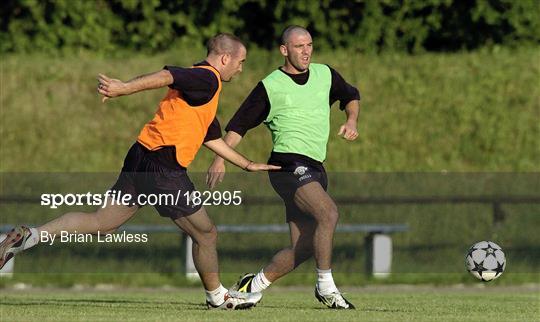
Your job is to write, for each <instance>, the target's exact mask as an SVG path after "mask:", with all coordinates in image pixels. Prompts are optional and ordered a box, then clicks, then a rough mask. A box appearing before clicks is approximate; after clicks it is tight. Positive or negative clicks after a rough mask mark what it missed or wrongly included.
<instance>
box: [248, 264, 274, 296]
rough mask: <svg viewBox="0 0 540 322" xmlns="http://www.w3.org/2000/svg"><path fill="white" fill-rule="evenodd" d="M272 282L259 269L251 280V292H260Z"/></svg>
mask: <svg viewBox="0 0 540 322" xmlns="http://www.w3.org/2000/svg"><path fill="white" fill-rule="evenodd" d="M270 284H272V282H270V281H269V280H268V279H267V278H266V276H264V272H263V270H262V269H261V271H260V272H258V273H257V275H255V277H254V278H253V280H252V281H251V292H261V291H264V290H265V289H266V288H267V287H268V286H270Z"/></svg>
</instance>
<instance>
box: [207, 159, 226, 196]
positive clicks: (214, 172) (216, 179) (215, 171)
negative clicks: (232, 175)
mask: <svg viewBox="0 0 540 322" xmlns="http://www.w3.org/2000/svg"><path fill="white" fill-rule="evenodd" d="M223 177H225V161H224V160H223V159H222V158H216V159H215V160H214V162H212V164H211V165H210V167H209V168H208V172H207V173H206V185H207V186H208V188H210V189H214V187H215V186H217V184H218V183H221V182H222V181H223Z"/></svg>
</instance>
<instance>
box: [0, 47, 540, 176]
mask: <svg viewBox="0 0 540 322" xmlns="http://www.w3.org/2000/svg"><path fill="white" fill-rule="evenodd" d="M203 54H204V53H203V52H191V51H170V52H165V53H161V54H159V55H152V56H146V55H142V54H136V53H129V54H126V55H125V56H126V57H121V58H107V59H105V58H103V57H100V56H97V55H95V54H92V53H82V54H79V55H77V56H67V57H49V56H44V55H7V56H6V57H3V58H2V62H1V69H0V74H1V75H0V76H1V79H0V119H1V121H0V122H1V123H0V137H2V142H1V145H0V151H1V153H0V171H3V172H6V171H7V172H9V171H31V172H35V171H55V172H58V171H60V172H62V171H89V172H96V171H113V172H116V171H118V170H119V169H120V167H121V165H122V161H123V157H124V155H125V153H126V151H127V150H128V148H129V146H130V145H131V144H132V143H133V141H134V140H135V138H136V136H137V135H138V133H139V131H140V128H141V127H142V125H143V124H144V123H145V122H147V121H148V120H150V119H151V118H152V116H153V113H154V112H155V109H156V106H157V103H158V101H159V100H160V99H161V98H162V97H163V96H164V93H165V90H164V89H161V90H155V91H149V92H145V93H138V94H135V95H133V96H131V97H122V98H119V99H115V100H111V101H109V102H108V103H107V104H101V102H100V100H99V98H98V97H97V95H96V93H95V87H96V75H97V74H98V73H100V72H102V73H106V74H108V75H109V76H111V77H116V78H120V79H123V80H127V79H130V78H132V77H134V76H136V75H139V74H143V73H148V72H151V71H155V70H159V69H160V68H162V66H163V65H165V64H172V65H180V66H186V65H190V64H192V63H193V62H196V61H197V60H199V59H200V58H201V57H203ZM539 54H540V52H539V47H533V48H522V49H515V50H511V49H505V48H502V49H498V50H496V51H488V50H482V51H477V52H472V53H455V54H433V53H426V54H421V55H416V56H409V55H404V54H385V55H382V56H370V55H362V54H358V53H352V52H347V51H335V52H317V51H316V52H315V55H314V61H315V62H323V63H328V64H330V65H331V66H333V67H334V68H336V69H337V70H338V71H339V72H341V73H342V74H343V76H344V77H345V78H346V79H347V80H348V81H349V82H350V83H351V84H353V85H355V86H357V87H358V88H359V89H360V91H361V93H362V112H361V116H360V123H359V131H360V138H359V139H358V140H357V141H356V142H354V143H350V142H345V141H344V140H342V139H340V138H338V137H337V135H335V133H337V131H338V128H339V125H341V124H342V122H343V121H344V118H345V117H344V114H343V113H342V112H340V111H339V109H337V108H335V107H334V108H333V110H332V124H331V135H330V141H329V145H328V148H329V153H328V159H327V161H326V165H327V168H328V169H329V170H334V171H441V170H448V171H537V170H538V169H539V167H538V165H539V164H540V150H539V149H538V147H537V143H538V138H539V137H540V123H539V122H538V119H539V118H540V99H539V98H540V87H539V86H538V82H539V80H540V64H539V60H538V56H539ZM281 63H282V62H281V58H280V55H279V53H278V52H277V51H272V52H267V51H261V50H253V51H251V52H250V53H249V54H248V61H247V64H246V66H245V69H244V72H243V74H242V75H240V77H238V78H237V79H234V80H233V81H232V82H230V83H228V84H225V86H224V90H223V94H222V98H221V100H220V109H219V112H218V115H219V118H220V120H221V122H222V124H223V126H225V124H226V123H227V122H228V120H229V119H230V117H231V116H232V114H233V113H234V112H235V111H236V109H237V108H238V106H239V105H240V104H241V102H242V101H243V100H244V98H245V97H246V96H247V95H248V93H249V91H250V90H251V89H252V88H253V87H254V86H255V84H256V83H257V82H258V81H259V80H260V79H262V78H263V77H264V76H265V75H266V74H268V73H269V72H270V71H272V70H273V69H275V68H276V67H277V66H279V65H280V64H281ZM239 149H240V151H242V152H243V153H245V154H246V155H248V156H249V157H251V158H254V159H256V160H261V161H263V160H266V158H267V157H268V154H269V152H270V150H271V142H270V136H269V134H268V131H267V130H266V129H265V128H264V126H260V127H259V128H257V129H255V130H254V131H252V132H251V133H249V134H248V135H247V136H246V138H245V140H244V142H243V143H242V144H241V145H240V147H239ZM211 158H212V155H211V153H210V152H208V151H205V149H203V150H202V152H201V153H200V154H199V155H198V157H197V159H196V161H195V162H194V163H193V164H192V166H191V168H190V170H192V171H205V170H206V169H207V167H208V164H209V162H210V160H211ZM229 168H231V167H229Z"/></svg>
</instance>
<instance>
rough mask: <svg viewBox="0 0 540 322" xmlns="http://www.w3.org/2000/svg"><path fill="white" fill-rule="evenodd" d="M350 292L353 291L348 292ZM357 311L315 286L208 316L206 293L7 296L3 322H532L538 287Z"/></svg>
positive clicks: (444, 293) (455, 294)
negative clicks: (325, 302) (330, 301)
mask: <svg viewBox="0 0 540 322" xmlns="http://www.w3.org/2000/svg"><path fill="white" fill-rule="evenodd" d="M345 290H346V289H345ZM346 291H347V290H346ZM347 297H348V299H349V300H350V301H351V302H353V303H354V304H356V305H357V308H358V309H357V310H354V311H352V310H350V311H333V310H328V309H325V308H324V307H323V306H322V305H321V304H319V303H318V302H317V301H316V300H315V298H314V297H313V295H312V289H311V288H302V289H297V288H296V289H283V288H273V289H272V288H271V289H269V290H268V291H267V292H266V293H265V296H264V298H263V301H262V302H261V303H260V304H259V305H258V306H257V307H256V308H254V309H253V310H249V311H233V312H222V311H208V310H207V309H206V307H205V306H204V294H203V292H202V289H172V290H171V289H144V290H141V289H133V290H114V289H113V290H107V289H105V290H104V291H96V290H87V291H85V290H80V291H66V290H61V291H58V290H55V289H38V290H22V291H14V290H8V291H3V292H2V293H1V294H0V299H1V300H0V317H1V319H2V320H4V321H178V320H182V321H231V320H233V321H234V320H236V321H245V320H250V321H488V322H492V321H533V320H537V319H538V316H539V315H538V314H539V313H540V312H539V306H538V301H539V289H538V287H537V286H536V287H526V288H497V287H485V288H484V287H483V288H459V287H454V288H430V287H422V288H411V287H385V288H362V289H358V288H356V289H350V290H349V292H347Z"/></svg>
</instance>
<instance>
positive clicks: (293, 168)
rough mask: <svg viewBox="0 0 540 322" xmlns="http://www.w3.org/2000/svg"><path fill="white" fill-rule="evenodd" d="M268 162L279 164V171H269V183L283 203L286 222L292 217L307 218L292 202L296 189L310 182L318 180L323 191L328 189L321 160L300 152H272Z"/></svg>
mask: <svg viewBox="0 0 540 322" xmlns="http://www.w3.org/2000/svg"><path fill="white" fill-rule="evenodd" d="M268 164H272V165H278V166H281V169H280V170H279V171H270V172H268V175H269V177H270V183H271V184H272V187H273V188H274V190H275V191H276V192H277V193H278V195H279V196H280V197H281V199H283V202H284V203H285V209H286V211H287V222H289V221H291V220H292V219H308V217H309V218H311V216H309V215H307V214H305V213H304V212H302V211H301V210H300V209H299V208H298V207H297V206H296V204H295V202H294V194H295V193H296V190H297V189H298V188H300V187H302V186H303V185H306V184H308V183H310V182H318V183H320V184H321V186H322V188H323V189H324V191H326V190H327V189H328V177H327V175H326V171H325V170H324V166H323V165H322V163H321V162H318V161H316V160H313V159H311V158H309V157H306V156H304V155H301V154H295V153H278V152H272V154H271V155H270V159H269V160H268Z"/></svg>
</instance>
